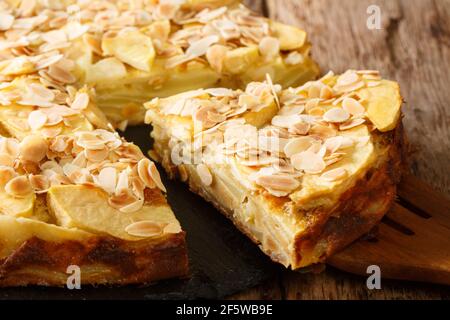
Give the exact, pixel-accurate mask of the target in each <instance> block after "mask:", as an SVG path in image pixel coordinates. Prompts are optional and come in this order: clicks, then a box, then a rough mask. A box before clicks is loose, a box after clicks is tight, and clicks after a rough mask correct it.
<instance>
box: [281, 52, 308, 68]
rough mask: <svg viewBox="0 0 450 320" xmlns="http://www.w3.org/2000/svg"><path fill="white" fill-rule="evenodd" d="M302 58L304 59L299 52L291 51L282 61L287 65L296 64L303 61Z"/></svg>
mask: <svg viewBox="0 0 450 320" xmlns="http://www.w3.org/2000/svg"><path fill="white" fill-rule="evenodd" d="M304 60H305V59H304V58H303V56H302V55H301V53H299V52H297V51H292V52H290V53H289V54H288V55H287V57H286V58H285V59H284V63H286V64H287V65H296V64H300V63H303V61H304Z"/></svg>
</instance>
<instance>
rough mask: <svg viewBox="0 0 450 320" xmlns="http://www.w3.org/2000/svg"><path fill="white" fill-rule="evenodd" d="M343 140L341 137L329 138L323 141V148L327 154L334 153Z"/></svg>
mask: <svg viewBox="0 0 450 320" xmlns="http://www.w3.org/2000/svg"><path fill="white" fill-rule="evenodd" d="M343 140H344V138H343V137H341V136H336V137H331V138H328V139H327V140H326V141H325V143H324V146H325V148H326V149H327V150H328V152H329V153H334V152H336V151H337V150H339V148H340V147H341V146H342V144H343Z"/></svg>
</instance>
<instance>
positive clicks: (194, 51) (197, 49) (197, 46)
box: [186, 35, 219, 59]
mask: <svg viewBox="0 0 450 320" xmlns="http://www.w3.org/2000/svg"><path fill="white" fill-rule="evenodd" d="M218 41H219V37H218V36H216V35H211V36H207V37H205V38H203V39H200V40H198V41H196V42H194V43H192V44H191V45H190V47H189V48H188V49H187V50H186V57H189V58H191V59H194V58H197V57H200V56H203V55H205V54H206V52H207V51H208V48H209V47H210V46H211V45H213V44H214V43H217V42H218Z"/></svg>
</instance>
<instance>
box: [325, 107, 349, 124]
mask: <svg viewBox="0 0 450 320" xmlns="http://www.w3.org/2000/svg"><path fill="white" fill-rule="evenodd" d="M349 118H350V114H349V113H348V111H346V110H344V109H341V108H332V109H330V110H328V111H327V112H325V114H324V115H323V119H324V120H325V121H327V122H333V123H339V122H345V121H347V120H348V119H349Z"/></svg>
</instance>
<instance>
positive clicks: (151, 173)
mask: <svg viewBox="0 0 450 320" xmlns="http://www.w3.org/2000/svg"><path fill="white" fill-rule="evenodd" d="M138 174H139V177H140V178H141V179H142V180H143V181H144V183H145V184H146V185H147V186H148V187H149V188H151V187H152V182H153V184H154V185H156V186H157V187H158V188H159V189H160V190H162V191H164V192H166V191H167V190H166V188H165V187H164V184H163V183H162V181H161V176H160V175H159V172H158V169H157V168H156V165H155V164H154V163H153V162H152V161H150V160H149V159H147V158H143V159H141V160H140V161H139V163H138ZM153 187H154V186H153Z"/></svg>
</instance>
